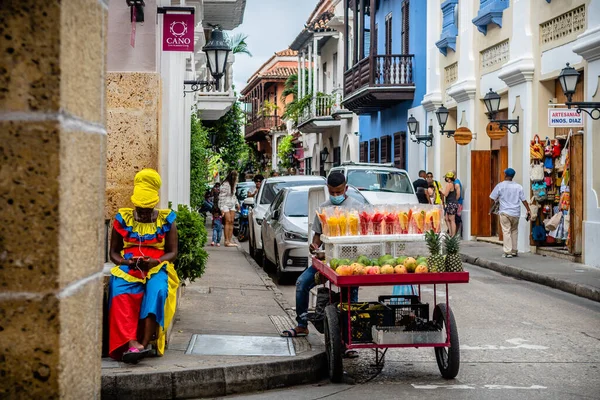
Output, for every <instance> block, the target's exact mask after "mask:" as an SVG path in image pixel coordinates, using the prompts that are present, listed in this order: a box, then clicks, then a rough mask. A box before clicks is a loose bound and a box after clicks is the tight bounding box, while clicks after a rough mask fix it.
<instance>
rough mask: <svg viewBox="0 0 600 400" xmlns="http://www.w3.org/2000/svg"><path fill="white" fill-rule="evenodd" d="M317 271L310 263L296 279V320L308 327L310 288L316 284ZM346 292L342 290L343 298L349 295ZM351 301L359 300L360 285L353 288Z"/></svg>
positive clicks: (299, 324)
mask: <svg viewBox="0 0 600 400" xmlns="http://www.w3.org/2000/svg"><path fill="white" fill-rule="evenodd" d="M316 273H317V269H316V268H315V267H313V266H312V265H310V266H309V267H308V268H306V269H305V270H304V272H303V273H302V274H301V275H300V276H299V277H298V279H297V280H296V321H298V326H301V327H303V328H306V327H308V319H307V318H306V314H307V313H308V300H309V297H310V289H312V288H313V287H315V285H316V284H315V274H316ZM344 293H347V292H345V291H344V290H342V299H345V298H346V296H347V295H346V296H344V295H343V294H344ZM342 301H343V300H342ZM350 301H352V302H356V301H358V287H353V288H351V292H350Z"/></svg>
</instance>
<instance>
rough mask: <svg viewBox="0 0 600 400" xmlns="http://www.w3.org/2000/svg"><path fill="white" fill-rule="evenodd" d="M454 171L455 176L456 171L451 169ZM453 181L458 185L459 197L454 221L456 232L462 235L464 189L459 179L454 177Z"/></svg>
mask: <svg viewBox="0 0 600 400" xmlns="http://www.w3.org/2000/svg"><path fill="white" fill-rule="evenodd" d="M452 172H454V176H456V171H452ZM454 183H455V184H457V185H458V186H460V197H459V198H458V211H457V212H456V217H455V221H456V232H460V233H461V235H462V209H463V200H464V196H465V195H464V193H465V191H464V189H463V185H462V183H461V182H460V179H458V178H456V179H455V180H454Z"/></svg>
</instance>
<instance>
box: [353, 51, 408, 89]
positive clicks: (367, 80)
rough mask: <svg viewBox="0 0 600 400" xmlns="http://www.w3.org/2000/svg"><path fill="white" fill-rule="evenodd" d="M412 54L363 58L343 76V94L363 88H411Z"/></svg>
mask: <svg viewBox="0 0 600 400" xmlns="http://www.w3.org/2000/svg"><path fill="white" fill-rule="evenodd" d="M413 59H414V56H413V55H412V54H386V55H376V56H369V57H365V58H363V59H362V60H360V61H359V62H358V63H357V64H356V65H354V66H353V67H352V68H351V69H349V70H348V71H346V73H345V74H344V94H345V95H346V96H348V95H349V94H351V93H353V92H355V91H357V90H358V89H360V88H362V87H365V86H377V87H394V86H413V85H414V81H413Z"/></svg>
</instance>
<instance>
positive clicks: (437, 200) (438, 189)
mask: <svg viewBox="0 0 600 400" xmlns="http://www.w3.org/2000/svg"><path fill="white" fill-rule="evenodd" d="M427 184H428V185H429V187H430V188H431V187H433V195H432V194H431V193H430V195H429V199H430V202H431V204H443V203H442V196H441V193H442V185H440V183H439V182H438V181H436V180H435V179H433V172H428V173H427Z"/></svg>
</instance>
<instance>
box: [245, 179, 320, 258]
mask: <svg viewBox="0 0 600 400" xmlns="http://www.w3.org/2000/svg"><path fill="white" fill-rule="evenodd" d="M323 184H325V178H323V177H322V176H310V175H308V176H307V175H295V176H278V177H274V178H268V179H265V180H264V181H263V182H262V185H261V186H260V190H259V191H258V194H257V195H256V196H255V197H250V198H249V199H248V200H249V201H250V203H252V202H254V203H252V204H251V205H253V206H254V207H252V208H251V209H250V214H249V216H248V223H249V224H250V226H249V228H250V240H249V248H250V255H251V256H252V257H254V259H255V260H256V261H257V262H258V263H260V262H261V260H262V254H261V253H262V239H261V234H260V225H261V224H262V221H263V218H264V216H265V213H266V212H267V209H268V208H269V206H270V205H271V203H273V200H274V199H275V196H276V195H277V193H279V191H280V190H281V189H283V188H286V187H291V186H303V185H323ZM250 199H252V200H250Z"/></svg>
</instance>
